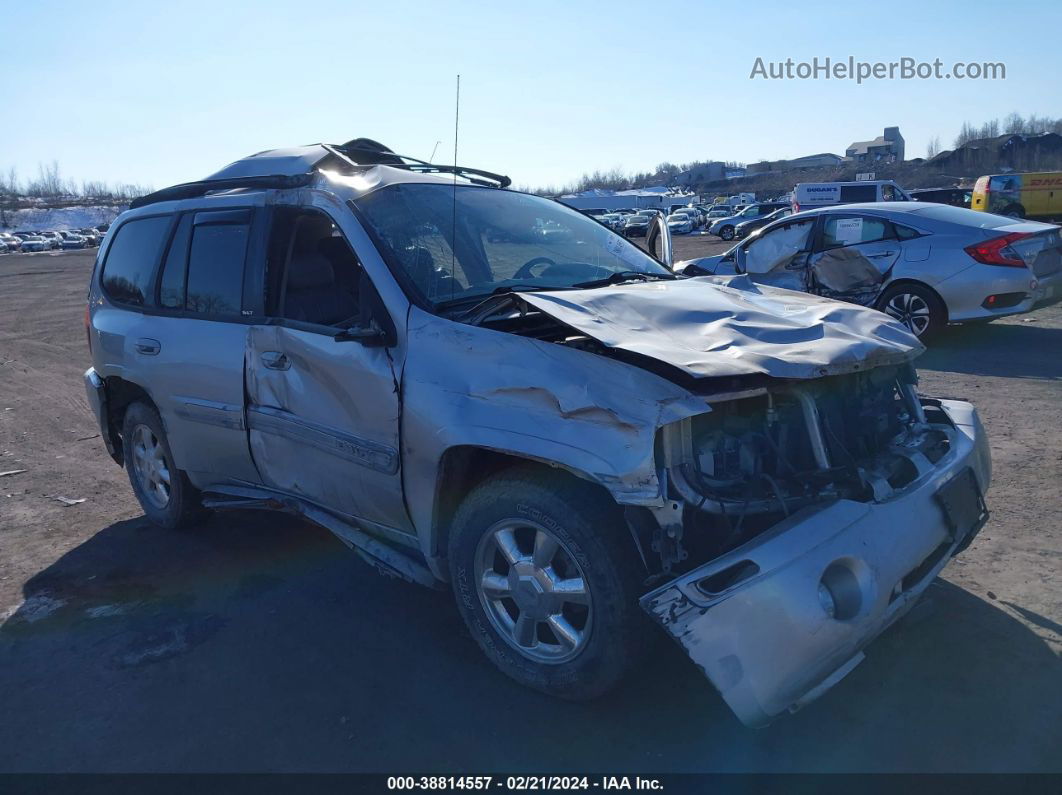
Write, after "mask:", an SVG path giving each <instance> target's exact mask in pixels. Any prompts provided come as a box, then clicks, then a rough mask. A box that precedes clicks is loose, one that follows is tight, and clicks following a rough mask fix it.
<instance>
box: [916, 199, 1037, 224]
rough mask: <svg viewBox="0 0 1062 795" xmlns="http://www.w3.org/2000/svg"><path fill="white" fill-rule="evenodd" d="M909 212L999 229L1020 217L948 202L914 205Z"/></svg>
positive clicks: (1016, 221) (1015, 222) (954, 222)
mask: <svg viewBox="0 0 1062 795" xmlns="http://www.w3.org/2000/svg"><path fill="white" fill-rule="evenodd" d="M911 214H912V215H921V216H923V217H925V218H929V219H931V220H933V221H946V222H948V223H951V224H962V225H963V226H976V227H978V228H980V229H999V228H1001V227H1004V226H1011V225H1013V224H1018V223H1021V221H1020V219H1016V218H1007V217H1006V216H1003V215H993V214H992V213H981V212H978V211H977V210H967V209H965V208H964V207H952V206H951V205H948V204H926V206H925V207H915V208H914V209H912V210H911Z"/></svg>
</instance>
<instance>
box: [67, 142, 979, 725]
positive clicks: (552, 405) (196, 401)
mask: <svg viewBox="0 0 1062 795" xmlns="http://www.w3.org/2000/svg"><path fill="white" fill-rule="evenodd" d="M508 183H509V180H508V179H507V178H505V177H501V176H498V175H494V174H490V173H487V172H483V171H477V170H473V169H465V168H456V167H455V168H453V169H448V168H444V167H440V166H435V165H429V164H426V163H423V162H419V161H413V160H411V159H408V158H402V157H399V156H397V155H395V154H394V153H392V152H390V150H387V149H386V148H385V147H382V146H381V145H379V144H376V143H374V142H372V141H367V140H365V139H358V140H355V141H351V142H349V143H347V144H343V145H326V144H319V145H313V146H305V147H299V148H293V149H284V150H275V151H269V152H262V153H260V154H257V155H254V156H253V157H249V158H246V159H244V160H240V161H238V162H236V163H233V164H232V165H230V166H228V167H227V168H225V169H223V170H222V171H220V172H218V173H217V174H215V175H213V176H212V177H210V178H208V179H206V180H204V181H202V182H197V183H192V184H187V185H179V186H176V187H173V188H168V189H166V190H163V191H160V192H158V193H155V194H152V195H150V196H147V197H145V198H143V199H140V200H138V201H137V202H136V203H135V206H134V207H133V208H132V209H130V210H129V211H128V212H126V213H124V214H123V215H122V216H121V217H120V218H119V219H118V220H117V221H116V222H115V224H114V226H113V227H112V229H111V230H110V232H109V234H108V235H107V237H106V239H105V241H104V243H103V246H102V248H101V250H100V252H99V255H98V258H97V262H96V267H95V269H94V272H93V275H92V281H91V285H90V288H89V305H88V310H89V311H88V336H89V343H90V346H91V350H92V358H93V366H92V368H91V369H89V370H88V372H87V373H86V374H85V380H86V384H87V389H88V396H89V400H90V402H91V405H92V406H93V407H94V409H95V412H96V415H97V417H98V420H99V423H100V427H101V430H102V437H103V440H104V441H105V443H106V445H107V449H108V451H109V452H110V454H111V456H112V457H113V458H114V459H115V461H117V462H118V463H119V464H123V463H124V465H125V467H126V468H127V470H128V473H129V480H130V483H131V484H132V488H133V490H134V492H135V493H136V496H137V498H138V499H139V501H140V504H141V505H142V506H143V509H144V512H145V513H146V514H147V516H148V517H149V518H150V519H151V520H152V521H154V522H156V523H158V524H160V525H162V526H164V527H167V528H176V527H178V526H180V525H183V524H185V523H188V522H190V521H193V520H194V519H195V518H196V517H197V516H199V515H200V514H201V512H203V511H205V510H208V509H214V510H217V509H227V508H269V509H276V510H282V511H288V512H291V513H295V514H299V515H302V516H305V517H307V518H309V519H310V520H312V521H314V522H317V523H319V524H320V525H323V526H324V527H327V528H328V529H330V530H331V531H333V532H334V533H335V534H336V535H337V536H338V537H339V538H340V539H342V540H343V541H344V542H345V543H346V544H347V545H349V546H351V547H352V548H354V549H355V550H356V551H357V552H358V553H359V554H361V555H362V556H363V557H364V558H365V559H366V560H367V561H369V562H370V563H372V564H373V565H374V566H376V567H377V568H378V569H380V570H381V571H383V572H386V573H389V574H394V575H399V576H401V577H404V578H406V579H409V580H412V581H414V582H417V583H421V584H424V585H427V586H431V587H452V589H453V590H454V591H455V593H456V598H457V605H458V607H459V609H460V612H461V614H462V615H463V617H464V619H465V621H466V622H467V623H468V626H469V628H470V630H471V632H472V634H473V636H474V637H475V638H476V640H477V641H478V642H479V644H480V646H481V647H482V648H483V651H484V652H485V653H486V654H487V656H488V657H490V659H491V660H493V661H494V663H495V664H496V665H497V666H498V667H499V668H501V669H502V670H503V671H504V672H505V673H507V674H508V675H510V676H511V677H513V678H514V679H516V680H518V681H519V682H522V683H524V684H526V685H528V686H531V687H534V688H537V689H539V690H542V691H545V692H547V693H551V694H554V695H558V696H562V697H566V698H578V699H584V698H590V697H594V696H597V695H600V694H602V693H604V692H605V691H607V690H608V689H609V688H610V687H612V686H613V685H615V684H616V683H617V682H618V681H619V680H620V678H621V677H622V676H623V675H624V674H625V672H627V671H628V670H629V669H630V668H631V667H632V666H633V665H634V664H635V663H636V662H637V661H638V660H639V658H640V656H641V654H642V652H643V650H644V649H645V648H647V644H646V643H645V640H646V636H647V633H648V632H650V631H651V624H650V622H649V621H647V620H646V613H647V614H648V616H650V617H651V618H652V619H653V620H655V621H656V622H657V623H658V624H659V625H661V626H662V627H663V628H664V629H665V630H666V631H667V632H668V633H670V634H671V635H673V636H674V637H675V638H676V639H677V641H678V642H679V643H681V644H682V646H683V647H684V648H685V649H686V650H687V652H688V653H689V656H690V657H691V658H692V659H693V660H694V661H695V662H696V663H697V664H698V665H699V666H700V667H701V668H702V669H703V670H704V672H705V673H706V674H707V676H708V677H709V678H710V679H711V681H712V682H713V683H714V684H715V686H716V687H717V688H718V689H719V690H720V691H721V693H722V695H723V697H724V698H725V699H726V701H727V702H728V703H729V704H730V706H731V707H732V708H733V709H734V711H735V712H736V713H737V715H738V717H739V718H740V719H741V720H742V721H744V722H745V723H747V724H749V725H761V724H764V723H766V722H768V721H769V720H770V719H771V718H773V717H774V716H776V715H778V714H779V713H781V712H783V711H784V710H786V709H787V708H792V707H795V706H798V705H800V704H803V703H805V702H807V701H809V700H810V699H812V698H814V697H815V696H816V695H818V694H819V693H821V692H823V691H825V690H826V689H827V688H828V687H829V686H830V685H832V684H834V683H835V682H837V681H838V680H839V679H840V678H841V677H842V676H843V675H844V674H845V673H846V672H847V671H849V670H850V669H851V668H852V667H853V666H854V665H855V664H856V663H857V662H858V661H859V660H860V659H861V658H862V649H863V648H864V646H866V644H867V643H869V642H870V641H871V640H872V639H873V638H874V637H875V636H877V635H878V634H879V633H880V632H881V631H882V630H883V629H884V628H885V627H886V626H888V625H889V624H891V623H892V622H893V621H895V620H896V619H897V618H899V617H900V616H901V615H902V614H903V613H904V612H905V611H906V610H907V609H908V608H909V607H910V606H911V605H912V604H913V602H914V600H915V599H917V597H918V596H919V595H920V594H921V593H922V591H923V590H924V589H925V588H926V586H927V585H928V584H929V582H930V581H931V580H932V579H933V578H934V577H935V576H936V574H937V573H938V572H939V571H940V569H941V568H942V567H943V566H944V565H945V564H946V563H947V562H948V560H949V559H950V558H952V557H953V556H954V555H956V554H957V553H958V552H960V551H961V550H962V549H964V548H965V547H966V546H967V545H968V544H969V543H970V541H971V539H972V538H973V536H974V534H975V533H976V532H977V531H978V529H979V528H980V527H981V526H982V524H983V523H984V522H985V520H986V517H987V511H986V509H985V503H984V500H983V497H982V495H983V493H984V491H985V490H986V489H987V487H988V482H989V477H990V462H989V455H988V448H987V443H986V441H985V437H984V433H983V431H982V428H981V424H980V422H979V420H978V418H977V414H976V412H975V410H974V409H973V408H972V407H971V406H970V405H969V404H967V403H964V402H958V401H953V400H937V399H931V398H926V397H922V396H919V395H918V394H917V393H916V391H915V378H916V377H915V372H914V369H913V367H912V364H911V362H912V360H913V359H914V358H915V357H916V356H917V355H918V354H919V353H920V352H921V351H922V350H923V348H922V346H921V345H920V343H919V342H918V340H917V339H916V338H915V337H913V336H912V335H911V334H910V333H908V332H907V330H906V329H905V328H904V327H902V326H901V325H899V324H898V323H896V322H895V321H893V320H891V319H890V318H889V317H887V316H886V315H884V314H881V313H879V312H876V311H874V310H872V309H868V308H865V307H861V306H856V305H851V304H845V303H839V302H835V301H832V300H828V299H825V298H822V297H818V296H811V295H801V294H798V293H794V292H790V291H787V290H780V289H776V288H772V287H769V286H762V285H756V284H754V283H752V282H750V281H749V280H748V279H747V278H746V277H744V276H731V277H728V278H720V277H700V278H687V277H683V276H680V275H677V274H676V273H675V272H674V271H673V270H672V269H671V268H670V267H669V265H670V262H669V260H670V253H669V252H670V248H669V238H668V236H667V235H668V233H667V226H666V223H664V222H663V220H662V218H658V219H656V220H655V221H654V222H653V226H652V228H651V230H650V241H651V248H653V249H655V248H656V240H655V238H658V237H659V238H661V239H662V244H661V246H660V248H661V250H662V254H661V258H660V259H659V260H658V259H656V258H654V257H653V256H650V255H649V254H646V253H645V252H644V251H643V250H641V249H639V248H637V247H635V246H634V245H632V244H630V243H629V242H628V241H626V240H625V239H624V238H623V237H621V236H620V235H617V234H615V233H613V232H612V231H610V230H609V229H607V228H605V227H603V226H602V225H601V224H599V223H596V222H595V221H593V220H591V219H590V218H587V217H586V216H584V215H582V214H581V213H578V212H576V211H574V210H571V209H569V208H567V207H565V206H564V205H562V204H559V203H557V202H553V201H550V200H546V199H543V198H540V197H537V196H532V195H527V194H524V193H518V192H515V191H510V190H506V189H505V188H506V187H507V186H508ZM543 230H548V232H549V233H548V234H547V233H545V232H544V231H543ZM643 610H644V612H643Z"/></svg>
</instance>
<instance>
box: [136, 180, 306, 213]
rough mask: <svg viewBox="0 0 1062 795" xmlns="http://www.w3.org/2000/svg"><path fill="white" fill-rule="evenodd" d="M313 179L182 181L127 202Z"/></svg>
mask: <svg viewBox="0 0 1062 795" xmlns="http://www.w3.org/2000/svg"><path fill="white" fill-rule="evenodd" d="M312 181H313V174H312V173H306V174H294V175H292V174H275V175H271V176H264V177H232V178H230V179H205V180H200V181H199V182H184V183H182V184H180V185H173V186H172V187H169V188H163V189H162V190H157V191H155V192H154V193H149V194H147V195H146V196H140V197H138V198H136V199H133V201H131V202H130V203H129V209H130V210H135V209H136V208H137V207H146V206H147V205H149V204H158V203H159V202H170V201H177V200H179V199H194V198H196V197H198V196H205V195H206V194H208V193H210V192H211V191H216V190H237V189H239V188H301V187H303V186H305V185H309V184H310V182H312Z"/></svg>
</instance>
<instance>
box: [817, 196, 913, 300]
mask: <svg viewBox="0 0 1062 795" xmlns="http://www.w3.org/2000/svg"><path fill="white" fill-rule="evenodd" d="M900 253H901V249H900V241H899V240H897V239H896V235H895V232H894V230H893V227H892V224H891V223H890V222H889V221H888V220H886V219H884V218H876V217H874V216H869V215H857V214H852V215H840V214H837V215H833V214H831V215H829V216H827V217H826V218H825V219H824V220H823V224H822V232H821V234H820V235H819V240H818V243H817V244H816V246H815V251H814V253H813V254H812V255H811V259H810V271H811V273H810V275H811V292H814V293H816V294H818V295H823V296H826V297H828V298H839V299H841V300H845V301H851V302H853V303H857V304H864V305H868V304H872V303H873V302H874V300H875V299H876V298H877V297H878V296H879V295H880V294H881V291H882V289H883V287H884V285H885V282H886V280H887V279H888V278H889V275H890V273H891V272H892V268H893V266H894V265H895V264H896V261H897V260H898V259H899V258H900Z"/></svg>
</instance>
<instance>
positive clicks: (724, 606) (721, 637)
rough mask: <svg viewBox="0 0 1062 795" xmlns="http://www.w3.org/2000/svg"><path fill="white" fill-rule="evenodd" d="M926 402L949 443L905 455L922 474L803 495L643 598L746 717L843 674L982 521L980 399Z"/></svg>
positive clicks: (773, 712)
mask: <svg viewBox="0 0 1062 795" xmlns="http://www.w3.org/2000/svg"><path fill="white" fill-rule="evenodd" d="M923 403H925V405H926V408H927V414H929V415H930V416H929V420H928V424H929V426H930V427H932V428H933V429H934V430H935V431H938V432H940V433H943V434H945V435H946V436H947V440H948V451H947V453H945V454H944V455H943V457H942V458H940V459H938V460H936V461H933V462H931V461H930V460H929V459H928V458H926V457H925V456H923V455H921V454H919V453H917V452H916V453H912V454H910V455H909V456H908V457H909V460H910V461H911V463H912V464H913V465H914V467H915V468H916V469H917V475H916V476H915V477H914V478H913V479H912V480H910V481H909V482H907V483H906V484H904V486H903V487H902V488H901V489H896V490H892V491H890V492H889V493H887V494H885V495H883V496H882V497H881V498H880V499H879V498H875V499H874V500H870V501H865V502H864V501H857V500H853V499H844V498H839V499H835V500H832V501H828V502H825V503H823V504H819V505H810V506H805V507H803V508H801V509H800V510H797V511H795V512H793V513H792V514H791V515H789V516H788V517H787V518H785V519H783V520H782V521H781V522H779V523H778V524H776V525H775V526H773V527H771V528H770V529H769V530H767V531H765V532H763V533H762V534H760V535H758V536H756V537H755V538H754V539H752V540H751V541H749V542H748V543H746V544H744V545H742V546H740V547H737V548H735V549H732V550H731V551H729V552H727V553H726V554H724V555H722V556H721V557H718V558H716V559H714V560H712V561H710V562H708V563H706V564H703V565H700V566H698V567H696V568H694V569H693V570H691V571H688V572H686V573H685V574H683V575H681V576H679V577H678V578H677V579H673V580H672V581H670V582H668V583H666V584H665V585H663V586H661V587H659V588H657V589H655V590H654V591H652V592H650V593H648V594H646V595H645V596H644V597H642V600H641V604H642V607H643V608H644V609H645V610H646V611H647V612H648V613H649V615H650V616H652V618H653V619H654V620H656V621H657V622H658V623H659V624H661V625H662V626H663V628H664V629H665V630H666V631H667V632H668V633H669V634H671V635H672V636H673V637H674V638H675V639H676V640H677V641H678V642H679V643H680V644H681V645H682V647H683V648H684V649H685V650H686V652H687V654H688V655H689V656H690V658H691V659H692V660H693V661H694V662H695V663H696V664H697V665H698V666H699V667H700V668H701V669H702V670H703V672H704V673H705V675H706V676H707V677H708V678H709V679H710V680H711V681H712V683H713V684H714V685H715V686H716V688H717V689H718V690H719V691H720V693H721V694H722V696H723V698H724V699H725V700H726V702H727V704H729V706H730V707H731V709H732V710H733V711H734V713H735V714H736V715H737V717H738V718H739V719H740V720H741V721H742V722H743V723H744V724H746V725H748V726H763V725H766V724H767V723H769V722H770V721H771V720H772V719H774V718H775V717H776V716H778V715H779V714H781V713H783V712H785V711H786V710H789V711H795V710H797V709H799V708H800V707H802V706H803V705H804V704H806V703H808V702H810V701H811V700H813V699H814V698H817V697H818V696H820V695H821V694H822V693H824V692H825V691H826V690H828V689H829V688H830V687H831V686H833V685H834V684H836V683H837V682H838V681H840V680H841V679H842V678H843V677H844V676H845V675H846V674H847V673H848V672H849V671H851V670H852V669H853V668H854V667H855V666H856V665H857V664H858V663H859V662H860V660H862V658H863V649H864V647H866V646H867V644H868V643H870V641H872V640H873V639H874V638H875V637H877V636H878V635H879V634H880V633H881V632H882V631H883V630H885V629H886V628H887V627H888V626H889V625H890V624H892V623H893V622H895V621H896V620H897V619H899V618H900V617H901V616H902V615H903V614H904V613H905V612H907V611H908V610H909V609H910V608H911V607H912V606H913V605H914V603H915V601H916V600H917V599H918V597H919V596H920V595H921V594H922V592H923V591H924V590H925V589H926V588H927V587H928V585H929V583H930V582H931V581H932V580H933V579H934V577H936V575H937V574H938V573H939V572H940V570H941V569H942V568H943V567H944V566H945V564H946V563H947V562H948V561H949V560H950V559H951V558H952V557H954V556H955V555H956V554H958V553H959V552H961V551H962V550H963V549H965V548H966V546H967V545H968V544H969V543H970V542H971V540H972V539H973V537H974V536H975V535H976V533H977V532H978V531H979V530H980V528H981V527H982V526H983V524H984V522H985V521H986V519H987V516H988V513H987V509H986V508H985V503H984V500H983V497H982V494H983V492H984V490H985V489H986V488H987V486H988V482H989V480H990V478H991V462H990V458H989V451H988V445H987V441H986V438H985V434H984V430H983V428H982V426H981V423H980V420H979V419H978V416H977V412H976V411H975V410H974V409H973V407H972V406H970V405H969V404H968V403H964V402H959V401H946V400H942V401H926V400H923Z"/></svg>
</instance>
